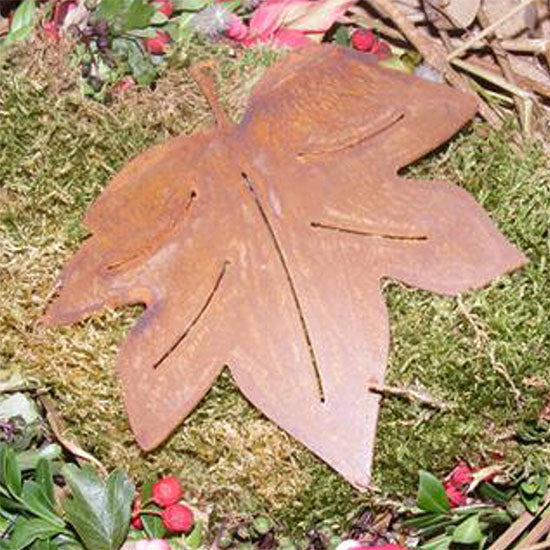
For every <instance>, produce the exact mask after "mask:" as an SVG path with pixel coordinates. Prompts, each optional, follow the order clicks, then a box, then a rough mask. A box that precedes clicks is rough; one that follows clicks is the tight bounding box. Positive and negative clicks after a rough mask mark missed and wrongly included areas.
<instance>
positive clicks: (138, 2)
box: [122, 0, 155, 31]
mask: <svg viewBox="0 0 550 550" xmlns="http://www.w3.org/2000/svg"><path fill="white" fill-rule="evenodd" d="M154 13H155V6H154V5H153V4H151V3H149V2H148V1H147V0H132V3H131V4H130V6H129V7H128V10H127V11H126V13H125V14H124V16H123V18H122V27H123V29H124V30H125V31H130V30H132V29H143V28H145V27H148V26H149V25H150V24H151V18H152V17H153V14H154Z"/></svg>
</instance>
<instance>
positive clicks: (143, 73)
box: [113, 38, 157, 86]
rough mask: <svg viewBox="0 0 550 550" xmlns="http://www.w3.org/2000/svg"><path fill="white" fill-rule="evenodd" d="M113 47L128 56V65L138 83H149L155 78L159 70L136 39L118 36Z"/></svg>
mask: <svg viewBox="0 0 550 550" xmlns="http://www.w3.org/2000/svg"><path fill="white" fill-rule="evenodd" d="M113 49H114V50H115V52H117V53H118V54H121V55H123V56H125V57H126V60H127V63H128V67H129V69H130V71H131V72H132V75H133V76H134V78H135V79H136V80H137V82H138V84H141V85H144V86H146V85H148V84H151V82H153V80H155V78H156V76H157V71H156V70H155V67H154V66H153V64H152V63H151V60H150V59H149V56H148V55H146V53H145V52H144V51H143V50H142V49H141V47H140V46H139V45H138V44H136V42H135V41H134V40H126V39H124V38H118V39H116V40H113Z"/></svg>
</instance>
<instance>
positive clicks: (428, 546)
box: [420, 537, 453, 550]
mask: <svg viewBox="0 0 550 550" xmlns="http://www.w3.org/2000/svg"><path fill="white" fill-rule="evenodd" d="M452 541H453V537H438V538H436V539H434V540H431V541H429V542H426V543H425V544H423V545H422V546H421V547H420V548H422V550H448V549H449V546H451V542H452Z"/></svg>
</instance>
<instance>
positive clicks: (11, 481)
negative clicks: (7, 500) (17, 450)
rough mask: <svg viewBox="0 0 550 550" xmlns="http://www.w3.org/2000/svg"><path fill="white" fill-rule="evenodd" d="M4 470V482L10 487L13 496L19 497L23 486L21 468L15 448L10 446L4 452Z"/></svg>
mask: <svg viewBox="0 0 550 550" xmlns="http://www.w3.org/2000/svg"><path fill="white" fill-rule="evenodd" d="M2 471H3V480H4V484H5V485H6V487H7V488H8V491H9V492H10V493H11V494H12V496H14V497H18V496H19V495H20V494H21V490H22V488H23V487H22V483H21V470H20V469H19V466H18V465H17V461H16V460H15V454H14V452H13V450H12V449H10V448H9V447H7V448H6V450H5V452H4V453H3V464H2Z"/></svg>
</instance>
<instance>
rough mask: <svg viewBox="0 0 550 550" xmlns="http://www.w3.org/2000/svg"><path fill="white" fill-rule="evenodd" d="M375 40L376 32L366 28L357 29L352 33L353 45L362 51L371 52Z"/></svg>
mask: <svg viewBox="0 0 550 550" xmlns="http://www.w3.org/2000/svg"><path fill="white" fill-rule="evenodd" d="M375 42H376V36H374V33H373V32H372V31H368V30H366V29H357V30H356V31H354V32H353V34H352V35H351V45H352V46H353V47H354V48H355V49H356V50H359V51H360V52H369V51H370V50H371V49H372V47H373V46H374V43H375Z"/></svg>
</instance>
